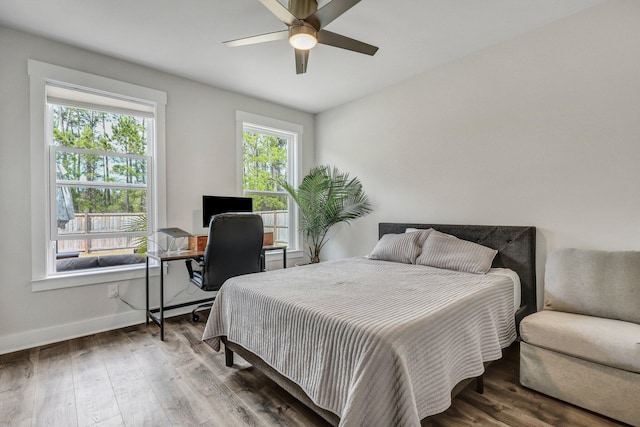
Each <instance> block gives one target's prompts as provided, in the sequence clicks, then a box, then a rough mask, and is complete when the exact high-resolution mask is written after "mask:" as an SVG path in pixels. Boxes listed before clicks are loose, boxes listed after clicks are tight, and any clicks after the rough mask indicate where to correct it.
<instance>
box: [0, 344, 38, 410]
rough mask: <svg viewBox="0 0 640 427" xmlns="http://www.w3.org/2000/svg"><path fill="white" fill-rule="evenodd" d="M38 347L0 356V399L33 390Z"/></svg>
mask: <svg viewBox="0 0 640 427" xmlns="http://www.w3.org/2000/svg"><path fill="white" fill-rule="evenodd" d="M39 355H40V350H39V348H35V349H30V350H23V351H18V352H15V353H10V354H7V355H4V356H0V400H2V399H6V398H9V397H11V396H13V395H15V394H20V393H28V392H33V391H34V390H35V385H36V379H35V372H36V367H37V364H38V359H39Z"/></svg>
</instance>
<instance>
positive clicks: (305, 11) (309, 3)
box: [289, 0, 318, 19]
mask: <svg viewBox="0 0 640 427" xmlns="http://www.w3.org/2000/svg"><path fill="white" fill-rule="evenodd" d="M289 10H290V11H291V13H293V14H294V15H295V16H296V17H297V18H298V19H305V18H307V17H308V16H310V15H311V14H313V13H315V12H316V11H317V10H318V2H317V0H289Z"/></svg>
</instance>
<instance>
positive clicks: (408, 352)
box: [203, 258, 516, 427]
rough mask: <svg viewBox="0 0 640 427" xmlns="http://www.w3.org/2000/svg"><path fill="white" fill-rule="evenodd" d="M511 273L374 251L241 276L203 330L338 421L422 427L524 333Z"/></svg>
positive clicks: (218, 302) (230, 284) (222, 292)
mask: <svg viewBox="0 0 640 427" xmlns="http://www.w3.org/2000/svg"><path fill="white" fill-rule="evenodd" d="M513 298H514V297H513V282H512V281H511V280H510V279H509V278H506V277H504V276H494V275H490V274H487V275H478V274H470V273H461V272H455V271H449V270H442V269H437V268H431V267H425V266H416V265H409V264H400V263H392V262H386V261H374V260H369V259H367V258H349V259H346V260H340V261H332V262H325V263H320V264H315V265H310V266H305V267H297V268H290V269H287V270H276V271H270V272H266V273H258V274H251V275H247V276H240V277H236V278H232V279H230V280H228V281H227V282H226V283H225V284H224V286H223V287H222V289H221V290H220V291H219V293H218V296H217V298H216V300H215V303H214V305H213V308H212V311H211V314H210V315H209V320H208V322H207V325H206V328H205V332H204V335H203V339H204V340H205V341H206V342H208V343H209V344H210V345H211V346H213V348H214V349H216V350H219V349H220V337H221V336H227V337H228V339H229V340H230V341H232V342H235V343H238V344H240V345H242V346H243V347H245V348H246V349H248V350H250V351H252V352H253V353H255V354H256V355H258V356H259V357H260V358H262V359H263V360H264V361H265V362H267V363H268V364H269V365H271V366H272V367H273V368H275V369H276V370H277V371H279V372H280V373H281V374H282V375H284V376H286V377H287V378H289V379H291V380H293V381H294V382H296V383H297V384H299V385H300V386H301V387H302V389H303V390H304V391H305V392H306V393H307V395H308V396H309V397H310V398H311V399H312V400H313V401H314V402H315V403H316V404H317V405H318V406H320V407H322V408H325V409H327V410H329V411H331V412H333V413H335V414H337V415H338V416H340V418H341V421H340V425H341V426H345V427H346V426H358V427H359V426H419V425H420V419H422V418H424V417H426V416H429V415H433V414H436V413H439V412H442V411H444V410H445V409H446V408H447V407H449V405H450V404H451V395H450V393H451V390H452V389H453V387H454V386H455V385H456V384H457V383H458V382H459V381H461V380H463V379H466V378H471V377H475V376H478V375H480V374H481V373H482V372H483V370H484V368H483V362H486V361H491V360H496V359H499V358H500V357H501V356H502V351H501V350H502V348H504V347H507V346H508V345H509V344H511V343H512V342H513V341H514V340H515V337H516V331H515V322H514V315H513Z"/></svg>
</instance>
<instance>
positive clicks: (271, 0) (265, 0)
mask: <svg viewBox="0 0 640 427" xmlns="http://www.w3.org/2000/svg"><path fill="white" fill-rule="evenodd" d="M260 3H262V4H263V5H264V6H265V7H266V8H267V9H269V11H271V13H273V14H274V15H275V16H276V17H277V18H278V19H279V20H281V21H282V22H284V23H285V24H287V25H288V26H292V25H302V23H301V22H300V20H299V19H298V18H296V17H295V15H294V14H293V13H291V12H290V11H289V9H287V8H286V7H284V6H283V5H282V3H280V2H279V1H278V0H260Z"/></svg>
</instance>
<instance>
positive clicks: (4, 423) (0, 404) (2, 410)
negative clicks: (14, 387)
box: [0, 391, 35, 427]
mask: <svg viewBox="0 0 640 427" xmlns="http://www.w3.org/2000/svg"><path fill="white" fill-rule="evenodd" d="M34 394H35V392H33V391H29V392H18V393H13V394H12V395H11V396H8V395H6V396H5V397H4V398H2V399H0V427H30V426H31V421H32V419H31V417H32V414H33V401H34Z"/></svg>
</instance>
